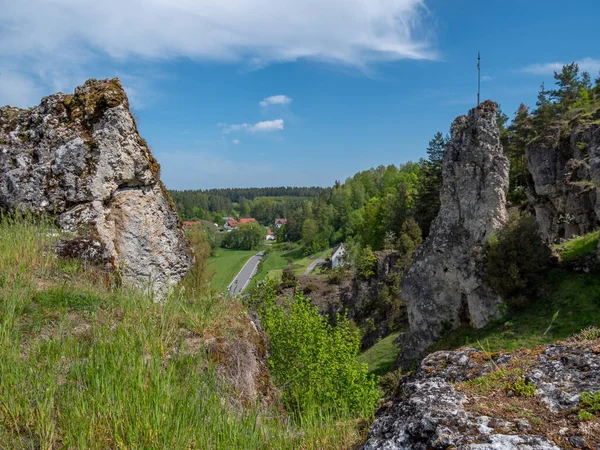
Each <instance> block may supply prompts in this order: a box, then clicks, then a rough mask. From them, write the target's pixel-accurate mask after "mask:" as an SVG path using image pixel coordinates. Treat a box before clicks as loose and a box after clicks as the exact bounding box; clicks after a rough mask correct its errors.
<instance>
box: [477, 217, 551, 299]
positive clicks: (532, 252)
mask: <svg viewBox="0 0 600 450" xmlns="http://www.w3.org/2000/svg"><path fill="white" fill-rule="evenodd" d="M549 260H550V249H549V248H548V247H547V246H546V245H545V244H544V243H543V242H542V240H541V238H540V235H539V230H538V226H537V223H536V221H535V218H534V217H533V216H531V215H530V214H520V213H517V214H513V215H511V218H510V220H509V222H508V224H507V226H506V227H505V228H504V229H503V230H501V231H500V232H499V233H497V234H494V235H492V236H490V238H489V240H488V244H487V247H486V264H485V279H486V281H487V282H488V283H489V285H490V286H491V287H492V288H493V289H494V290H495V291H496V292H497V293H498V294H500V295H502V297H504V299H505V300H506V301H507V302H508V303H513V304H516V303H519V302H520V300H521V299H522V298H524V297H525V296H527V295H530V294H532V293H534V292H535V289H536V285H537V284H538V282H539V281H540V278H541V275H542V272H543V270H544V268H545V267H546V266H547V265H548V262H549Z"/></svg>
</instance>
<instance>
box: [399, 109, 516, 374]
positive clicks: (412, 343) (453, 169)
mask: <svg viewBox="0 0 600 450" xmlns="http://www.w3.org/2000/svg"><path fill="white" fill-rule="evenodd" d="M496 109H497V105H496V104H495V103H494V102H491V101H489V100H488V101H486V102H484V103H482V104H481V105H479V106H478V107H476V108H473V109H472V110H471V111H470V112H469V115H468V116H460V117H458V118H457V119H456V120H455V121H454V123H453V124H452V129H451V139H450V142H449V144H448V146H447V148H446V151H445V153H444V160H443V184H442V188H441V191H440V200H441V208H440V212H439V214H438V216H437V218H436V219H435V220H434V222H433V224H432V227H431V232H430V234H429V236H428V237H427V239H426V240H425V242H424V243H423V244H422V245H421V247H420V248H419V249H418V250H417V252H416V254H415V257H414V259H413V264H412V265H411V267H410V269H409V270H408V271H407V273H406V275H405V276H404V279H403V280H402V289H401V298H402V299H403V300H404V301H405V302H406V305H407V310H408V320H409V324H410V330H409V332H408V334H407V335H405V336H403V339H402V353H401V355H400V359H399V364H400V365H406V364H408V363H410V361H412V360H414V359H416V358H419V357H421V356H423V352H424V351H425V349H426V348H427V347H428V346H429V345H431V344H432V343H433V342H435V341H436V340H437V339H439V338H440V336H441V335H442V332H443V331H444V330H447V331H448V330H450V329H453V328H456V327H458V326H460V325H470V326H474V327H482V326H484V325H485V324H486V323H487V322H488V320H489V319H490V318H493V317H495V316H497V314H498V309H497V306H498V304H499V303H500V302H501V299H500V298H499V297H498V295H496V294H495V293H494V292H492V290H491V289H490V288H489V287H488V286H486V284H485V283H484V282H483V281H482V278H481V272H482V260H483V247H484V245H485V243H486V242H487V239H488V238H489V236H490V235H491V234H492V233H493V232H495V231H497V230H499V229H501V228H502V227H503V226H504V225H505V224H506V222H507V220H508V213H507V210H506V194H507V191H508V171H509V163H508V159H507V158H506V157H505V156H504V154H503V150H502V146H501V144H500V139H499V131H498V126H497V124H496Z"/></svg>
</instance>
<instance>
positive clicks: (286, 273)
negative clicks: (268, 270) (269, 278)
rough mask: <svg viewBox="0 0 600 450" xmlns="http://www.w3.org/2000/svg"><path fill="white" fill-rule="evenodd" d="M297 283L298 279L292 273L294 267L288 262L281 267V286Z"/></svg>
mask: <svg viewBox="0 0 600 450" xmlns="http://www.w3.org/2000/svg"><path fill="white" fill-rule="evenodd" d="M297 283H298V279H297V278H296V274H295V273H294V267H293V266H292V265H291V264H288V265H287V266H285V267H284V268H283V272H282V274H281V287H282V288H293V287H296V284H297Z"/></svg>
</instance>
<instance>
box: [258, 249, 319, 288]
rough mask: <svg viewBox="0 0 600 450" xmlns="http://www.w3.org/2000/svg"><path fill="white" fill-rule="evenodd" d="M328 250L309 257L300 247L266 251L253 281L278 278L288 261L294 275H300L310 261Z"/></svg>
mask: <svg viewBox="0 0 600 450" xmlns="http://www.w3.org/2000/svg"><path fill="white" fill-rule="evenodd" d="M328 251H329V250H326V251H324V252H321V253H318V254H316V255H312V258H311V257H308V256H305V255H304V252H303V251H302V249H301V248H297V249H294V250H278V249H272V250H271V251H270V252H268V253H267V255H266V258H265V259H264V261H263V263H262V265H261V267H260V269H259V271H258V273H257V274H256V276H255V277H254V281H255V282H259V281H263V280H265V279H275V280H277V279H280V278H281V273H282V272H283V268H284V267H286V266H287V265H288V264H289V263H290V262H291V263H292V267H293V268H294V272H295V273H296V275H302V274H303V273H304V272H305V271H306V269H307V268H308V266H309V265H310V263H312V262H313V261H314V260H315V259H318V258H319V257H323V256H324V255H326V254H327V252H328Z"/></svg>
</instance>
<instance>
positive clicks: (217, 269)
mask: <svg viewBox="0 0 600 450" xmlns="http://www.w3.org/2000/svg"><path fill="white" fill-rule="evenodd" d="M256 253H258V251H257V250H231V249H226V248H218V249H217V250H216V251H215V255H214V256H212V257H211V258H210V260H209V261H208V270H210V271H212V272H213V273H214V275H213V277H212V280H211V282H210V288H211V289H213V290H215V291H216V292H225V291H226V290H227V286H229V283H231V282H232V281H233V278H234V277H235V276H236V275H237V273H238V272H239V271H240V270H241V269H242V267H243V266H244V264H245V263H246V261H248V259H249V258H250V257H251V256H252V255H255V254H256Z"/></svg>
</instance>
